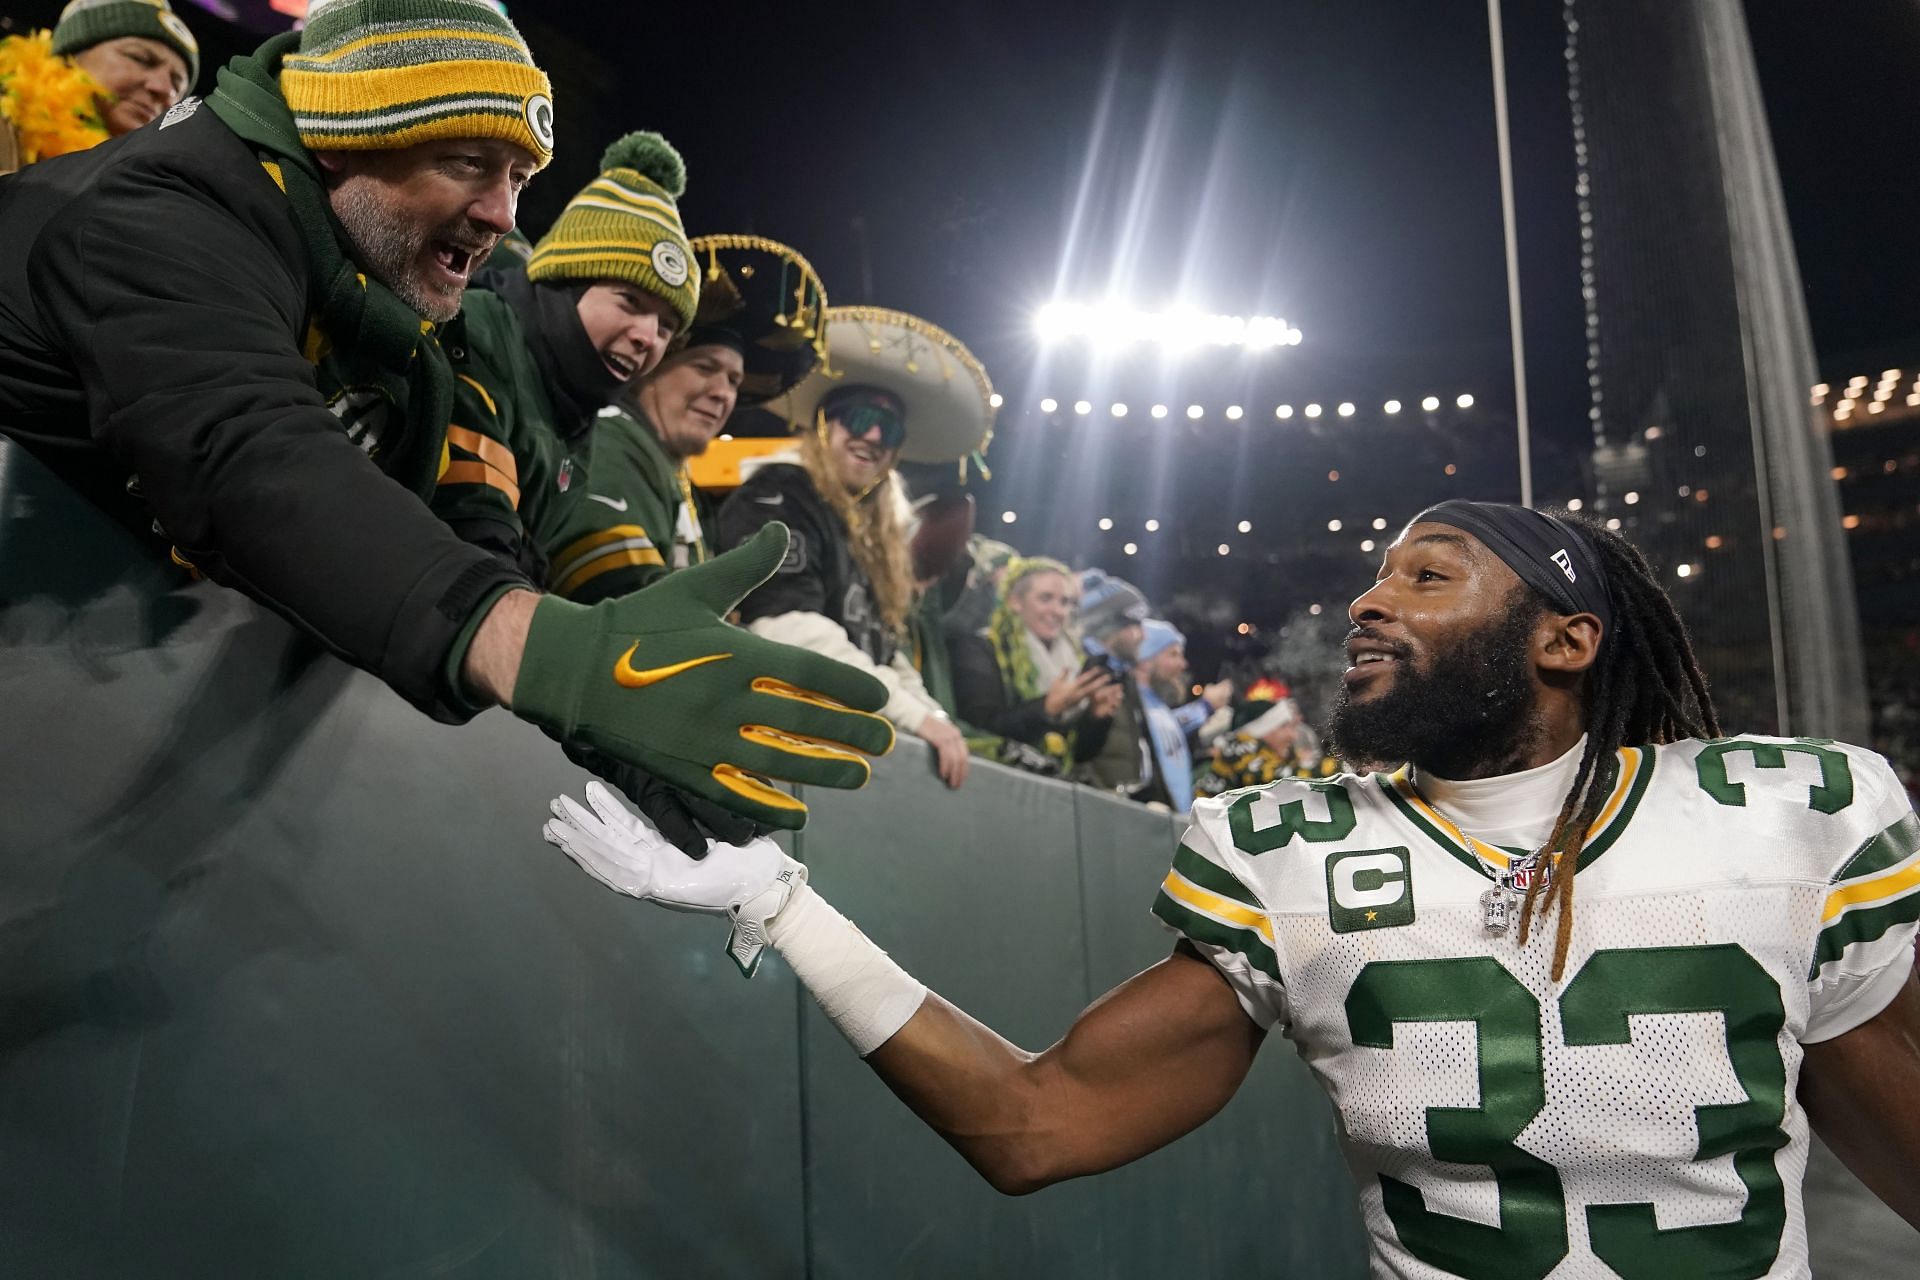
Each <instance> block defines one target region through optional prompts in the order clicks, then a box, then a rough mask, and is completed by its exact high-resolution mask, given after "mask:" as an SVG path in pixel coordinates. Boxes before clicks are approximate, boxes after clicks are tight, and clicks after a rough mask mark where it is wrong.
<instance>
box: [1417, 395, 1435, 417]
mask: <svg viewBox="0 0 1920 1280" xmlns="http://www.w3.org/2000/svg"><path fill="white" fill-rule="evenodd" d="M1420 407H1421V408H1422V409H1425V410H1426V411H1427V412H1428V413H1432V412H1433V411H1434V410H1435V409H1438V408H1439V407H1440V397H1439V396H1428V397H1427V398H1426V399H1425V400H1422V401H1421V402H1420Z"/></svg>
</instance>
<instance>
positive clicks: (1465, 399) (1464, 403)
mask: <svg viewBox="0 0 1920 1280" xmlns="http://www.w3.org/2000/svg"><path fill="white" fill-rule="evenodd" d="M1454 403H1455V404H1457V405H1459V406H1460V407H1461V408H1462V409H1471V408H1473V396H1472V395H1471V394H1469V393H1468V392H1465V391H1462V392H1461V393H1460V397H1459V399H1457V400H1455V401H1454Z"/></svg>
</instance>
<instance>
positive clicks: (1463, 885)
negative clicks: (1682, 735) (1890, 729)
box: [1154, 737, 1920, 1280]
mask: <svg viewBox="0 0 1920 1280" xmlns="http://www.w3.org/2000/svg"><path fill="white" fill-rule="evenodd" d="M1510 859H1511V861H1512V865H1511V866H1510V865H1509V863H1510ZM1521 866H1524V864H1523V863H1521V862H1520V860H1519V859H1518V857H1517V856H1516V855H1515V853H1514V851H1505V850H1500V849H1496V848H1492V847H1490V846H1487V845H1484V844H1480V843H1479V842H1477V841H1474V840H1473V839H1472V838H1471V837H1470V836H1468V835H1466V834H1465V833H1462V832H1461V831H1459V830H1458V828H1455V827H1453V826H1452V825H1451V824H1450V823H1449V822H1448V821H1447V819H1446V818H1445V817H1444V816H1443V815H1441V814H1440V813H1438V812H1436V811H1435V810H1434V809H1433V808H1432V807H1431V806H1430V805H1428V804H1427V803H1426V802H1425V801H1424V800H1423V799H1422V798H1421V796H1420V795H1419V793H1418V792H1417V791H1416V790H1415V789H1414V788H1413V787H1412V785H1410V783H1409V782H1408V781H1407V779H1406V778H1405V776H1403V775H1394V776H1389V775H1385V774H1370V775H1367V776H1365V777H1354V776H1352V775H1342V776H1340V777H1337V778H1329V779H1325V780H1315V781H1291V780H1289V781H1281V782H1274V783H1268V784H1266V785H1264V786H1259V787H1250V788H1246V789H1243V790H1240V791H1231V792H1228V793H1226V794H1225V795H1221V796H1218V797H1215V798H1212V799H1207V800H1202V801H1200V802H1198V803H1196V804H1195V805H1194V823H1193V826H1192V828H1191V830H1190V831H1189V832H1188V834H1187V836H1186V838H1185V839H1184V841H1183V842H1182V846H1181V848H1180V850H1179V851H1178V853H1177V854H1176V856H1175V858H1174V864H1173V869H1172V870H1171V871H1170V872H1169V873H1168V875H1167V878H1166V881H1165V883H1164V884H1163V885H1162V887H1161V892H1160V895H1159V897H1158V899H1157V900H1156V902H1155V904H1154V912H1155V914H1157V915H1158V916H1160V917H1161V919H1162V920H1164V921H1165V922H1166V923H1167V924H1168V925H1170V926H1171V927H1172V928H1174V929H1175V930H1177V931H1178V932H1180V933H1181V934H1184V935H1185V936H1186V937H1187V938H1188V939H1190V940H1191V941H1192V942H1193V943H1194V944H1195V945H1196V946H1197V947H1198V948H1199V949H1200V951H1201V952H1202V953H1203V954H1205V955H1206V956H1207V957H1208V958H1209V959H1211V960H1212V961H1213V963H1214V964H1215V965H1217V966H1218V967H1219V969H1220V971H1221V972H1222V973H1223V974H1224V975H1225V976H1226V979H1227V981H1228V982H1229V983H1230V984H1231V985H1232V987H1233V990H1234V992H1235V994H1236V995H1238V997H1239V999H1240V1002H1241V1004H1242V1006H1243V1007H1244V1008H1245V1009H1246V1011H1247V1013H1248V1015H1249V1016H1251V1017H1252V1018H1253V1019H1254V1020H1255V1021H1256V1022H1258V1023H1260V1024H1261V1025H1262V1026H1274V1025H1278V1026H1279V1027H1280V1028H1281V1029H1282V1030H1283V1031H1284V1032H1285V1034H1286V1035H1287V1037H1288V1038H1289V1039H1291V1040H1292V1041H1294V1043H1295V1045H1296V1046H1297V1047H1298V1049H1299V1052H1300V1054H1301V1055H1302V1056H1303V1057H1304V1058H1305V1059H1306V1061H1307V1063H1308V1064H1309V1065H1310V1066H1311V1067H1312V1069H1313V1071H1314V1073H1315V1075H1316V1076H1318V1078H1319V1080H1320V1082H1321V1084H1322V1086H1323V1087H1324V1088H1325V1089H1326V1090H1327V1092H1328V1094H1329V1095H1330V1096H1331V1098H1332V1100H1333V1104H1334V1108H1335V1111H1336V1113H1337V1114H1338V1117H1339V1122H1340V1127H1341V1140H1342V1145H1343V1147H1344V1148H1345V1151H1346V1154H1347V1159H1348V1163H1349V1165H1350V1166H1351V1168H1352V1170H1353V1174H1354V1178H1355V1181H1356V1183H1357V1185H1358V1189H1359V1193H1360V1199H1361V1206H1362V1210H1363V1213H1364V1216H1365V1219H1366V1223H1367V1230H1368V1233H1369V1236H1370V1237H1371V1239H1370V1245H1371V1250H1372V1258H1373V1272H1374V1274H1375V1275H1376V1276H1395V1277H1407V1278H1409V1280H1412V1278H1418V1280H1428V1278H1429V1277H1443V1276H1464V1277H1471V1278H1473V1280H1482V1278H1485V1280H1496V1278H1497V1280H1509V1278H1510V1280H1541V1278H1543V1277H1553V1280H1573V1278H1574V1277H1588V1276H1594V1277H1601V1276H1604V1277H1615V1276H1620V1277H1626V1278H1627V1280H1643V1278H1644V1280H1652V1278H1655V1277H1657V1278H1659V1280H1668V1278H1670V1277H1676V1276H1686V1277H1735V1276H1739V1277H1754V1276H1780V1277H1799V1276H1806V1275H1807V1274H1808V1270H1807V1243H1806V1224H1805V1217H1804V1214H1803V1211H1802V1208H1801V1199H1800V1183H1801V1177H1802V1174H1803V1173H1804V1171H1805V1169H1806V1163H1807V1119H1806V1115H1805V1113H1804V1112H1803V1111H1802V1110H1801V1109H1800V1107H1799V1105H1798V1103H1797V1102H1796V1101H1795V1087H1796V1083H1797V1081H1798V1077H1799V1069H1800V1061H1801V1045H1803V1044H1808V1043H1813V1042H1816V1041H1820V1040H1824V1039H1828V1038H1830V1037H1833V1036H1837V1035H1839V1034H1841V1033H1843V1032H1845V1031H1848V1030H1850V1029H1852V1028H1853V1027H1856V1026H1858V1025H1859V1024H1861V1023H1862V1022H1865V1021H1867V1020H1868V1019H1869V1018H1871V1017H1873V1016H1874V1015H1875V1014H1876V1013H1878V1012H1879V1011H1880V1010H1881V1009H1883V1008H1885V1007H1886V1005H1887V1004H1888V1003H1889V1002H1890V1001H1891V1000H1892V999H1893V997H1894V995H1895V994H1896V993H1897V992H1898V990H1899V988H1900V985H1901V984H1902V983H1903V982H1904V981H1905V980H1906V977H1907V975H1908V974H1909V973H1911V972H1912V969H1913V963H1914V932H1915V920H1916V918H1917V917H1920V819H1916V817H1915V815H1914V813H1913V811H1912V808H1911V806H1910V805H1909V803H1908V801H1907V797H1906V794H1905V792H1904V791H1903V790H1902V788H1901V786H1900V783H1899V781H1898V779H1897V778H1895V777H1894V775H1893V771H1892V770H1891V769H1890V768H1889V767H1888V765H1887V763H1886V761H1885V760H1883V759H1881V758H1880V757H1879V756H1877V755H1875V754H1873V753H1872V752H1869V751H1865V750H1862V749H1860V748H1857V747H1850V746H1845V745H1842V744H1836V743H1831V742H1826V741H1822V740H1814V739H1797V740H1796V739H1786V738H1751V737H1750V738H1738V739H1722V740H1718V741H1714V742H1698V741H1690V742H1681V743H1675V744H1672V745H1669V746H1661V747H1644V748H1634V749H1629V750H1626V751H1623V752H1621V753H1620V771H1619V778H1618V781H1617V784H1616V786H1615V788H1614V791H1613V794H1612V796H1611V797H1610V799H1609V801H1608V803H1607V805H1606V808H1605V809H1604V810H1603V811H1602V813H1601V816H1600V818H1599V819H1598V821H1597V822H1596V823H1595V824H1594V827H1593V829H1592V831H1591V832H1590V834H1589V837H1588V841H1587V846H1586V851H1585V853H1584V855H1583V856H1582V857H1581V859H1580V867H1579V880H1578V881H1577V883H1576V885H1575V893H1574V916H1573V919H1574V924H1573V935H1572V947H1571V950H1570V951H1569V953H1568V957H1567V965H1566V969H1565V978H1564V980H1563V981H1561V982H1560V983H1558V984H1555V983H1554V982H1553V981H1552V979H1551V977H1550V971H1551V968H1552V960H1553V943H1554V926H1555V923H1556V921H1555V918H1554V917H1553V916H1549V917H1547V919H1546V920H1544V921H1539V922H1536V927H1535V929H1534V931H1533V936H1532V937H1531V938H1530V939H1529V941H1528V944H1527V945H1526V946H1524V947H1523V946H1521V945H1519V943H1518V941H1517V938H1518V931H1517V929H1516V930H1514V931H1512V932H1509V933H1506V934H1496V933H1494V932H1493V924H1492V923H1491V922H1490V921H1489V919H1488V913H1489V910H1490V908H1496V907H1497V904H1498V902H1499V900H1500V898H1499V895H1498V894H1497V892H1496V894H1495V895H1494V896H1493V897H1491V898H1489V897H1488V895H1489V891H1490V890H1493V889H1494V888H1495V885H1496V883H1497V880H1496V877H1498V876H1499V875H1500V874H1502V873H1503V872H1504V873H1505V874H1507V875H1509V876H1511V875H1512V874H1513V872H1514V870H1515V869H1517V868H1519V867H1521ZM1522 879H1523V880H1524V876H1522ZM1483 899H1487V900H1486V901H1483ZM1276 1155H1277V1156H1278V1157H1279V1158H1284V1153H1276Z"/></svg>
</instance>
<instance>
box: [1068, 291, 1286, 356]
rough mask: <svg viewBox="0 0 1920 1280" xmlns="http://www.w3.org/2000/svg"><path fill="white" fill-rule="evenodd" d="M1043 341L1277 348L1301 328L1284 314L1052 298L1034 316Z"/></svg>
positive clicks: (1115, 345)
mask: <svg viewBox="0 0 1920 1280" xmlns="http://www.w3.org/2000/svg"><path fill="white" fill-rule="evenodd" d="M1033 327H1034V332H1035V333H1037V334H1038V335H1039V337H1040V340H1041V341H1042V342H1048V343H1052V342H1066V341H1071V340H1074V339H1081V340H1084V341H1086V342H1088V343H1090V344H1091V345H1093V346H1095V347H1102V348H1107V349H1115V348H1120V347H1128V346H1134V345H1136V344H1139V343H1153V344H1154V345H1156V346H1160V347H1164V348H1169V349H1172V350H1176V351H1178V350H1185V349H1188V348H1192V347H1241V348H1244V349H1246V350H1249V351H1271V350H1273V349H1274V348H1276V347H1297V346H1299V345H1300V341H1301V333H1300V330H1299V329H1298V328H1296V327H1295V326H1293V325H1290V324H1288V323H1287V322H1286V320H1285V319H1283V318H1281V317H1279V316H1228V315H1209V314H1207V313H1205V312H1202V311H1200V310H1198V309H1196V308H1194V307H1171V308H1169V309H1167V310H1165V311H1148V310H1144V309H1142V308H1138V307H1128V306H1118V305H1098V306H1095V305H1087V304H1083V303H1074V302H1049V303H1048V304H1047V305H1046V306H1044V307H1041V308H1040V310H1039V311H1038V312H1037V313H1036V314H1035V315H1034V318H1033Z"/></svg>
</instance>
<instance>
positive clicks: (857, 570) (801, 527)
mask: <svg viewBox="0 0 1920 1280" xmlns="http://www.w3.org/2000/svg"><path fill="white" fill-rule="evenodd" d="M826 316H827V333H828V340H827V349H828V352H829V359H828V363H827V364H825V365H823V366H821V368H819V369H817V370H815V371H814V373H813V374H812V376H810V377H809V378H808V379H807V380H806V381H805V382H802V383H801V384H800V385H799V386H797V387H795V388H794V389H793V391H792V392H791V393H790V394H789V395H788V397H787V399H786V401H785V407H786V410H787V415H788V419H789V421H790V422H791V423H792V424H793V425H794V428H795V431H796V439H795V442H794V444H795V448H794V451H793V453H791V454H787V455H779V454H776V455H772V456H770V457H768V458H766V459H764V460H763V463H764V465H762V466H761V467H760V468H759V469H758V470H756V471H754V472H752V473H751V474H750V475H747V476H746V478H745V480H744V481H743V483H742V484H741V486H740V487H739V488H738V489H736V490H735V491H734V492H733V494H732V495H731V496H729V497H728V498H727V500H726V502H725V503H724V504H723V505H722V506H721V508H720V519H719V525H720V542H721V545H722V546H728V547H732V546H738V545H739V544H740V543H742V542H744V541H746V540H747V539H748V538H750V537H753V536H754V535H755V534H756V533H757V532H758V530H760V529H761V528H763V527H764V526H765V525H767V524H768V523H769V522H772V521H776V520H777V521H781V522H783V523H785V524H787V525H788V526H789V527H790V528H791V529H792V530H793V541H792V544H791V547H790V550H789V552H788V555H787V559H786V562H785V563H784V564H782V565H781V566H780V569H779V571H778V572H776V573H775V574H774V575H773V577H772V578H771V579H769V580H768V581H767V582H766V583H765V584H764V585H762V586H761V587H760V589H759V590H757V591H755V592H754V593H753V594H752V595H750V596H748V597H747V599H746V600H745V601H743V602H742V603H741V606H740V617H741V620H742V621H743V622H745V623H746V625H747V626H748V627H749V628H751V629H752V630H753V631H755V632H756V633H758V634H760V635H763V636H766V637H768V638H769V639H773V640H780V641H783V642H785V643H787V644H794V645H800V646H802V647H803V648H808V649H812V650H813V651H814V652H816V653H821V654H825V655H827V656H828V657H831V658H834V659H836V660H838V661H841V662H845V663H847V664H849V665H851V666H858V667H861V668H862V669H864V670H866V671H869V672H871V673H872V674H873V675H874V676H875V677H876V678H878V679H879V680H880V681H881V682H882V683H883V684H885V685H886V686H887V692H888V695H889V696H888V698H887V703H886V706H885V707H884V708H883V714H884V715H885V716H886V717H887V718H888V719H889V720H892V721H893V723H894V724H895V725H897V726H899V727H900V728H901V729H903V730H905V731H906V732H907V733H911V734H914V735H916V736H918V737H919V738H921V739H922V740H923V741H925V742H926V743H927V745H928V746H930V747H932V748H933V751H934V757H935V761H936V766H935V767H936V768H937V770H938V771H939V774H940V777H941V779H942V780H943V781H944V782H945V783H946V784H947V785H948V786H949V787H953V788H956V789H957V788H959V787H960V786H961V785H962V784H964V783H965V781H966V776H967V759H968V757H967V741H966V738H965V737H964V736H963V735H962V734H961V732H960V730H959V728H958V726H956V725H955V724H954V723H953V720H952V719H951V718H950V717H949V716H948V715H947V713H946V711H945V709H944V708H942V707H941V705H940V703H939V702H938V701H937V700H936V699H935V698H934V697H933V695H932V694H931V693H929V692H928V691H927V687H926V683H925V681H924V680H923V678H922V677H921V674H920V671H919V669H918V668H917V667H916V666H915V665H914V660H913V655H912V652H911V650H910V647H909V643H908V641H909V632H908V625H907V618H908V614H909V613H910V612H911V610H912V608H913V598H914V590H915V588H914V582H913V563H912V557H911V556H910V554H909V551H908V540H907V534H906V521H907V517H908V515H909V510H908V507H907V498H906V490H905V486H904V485H903V484H902V482H901V480H900V476H899V474H898V473H897V471H896V470H895V467H896V464H898V463H900V462H902V461H907V462H947V463H951V462H958V461H959V460H961V459H962V458H971V457H973V456H974V455H975V454H976V453H977V451H979V450H981V449H984V448H985V447H986V444H987V439H988V437H989V436H990V435H991V434H992V423H993V386H992V383H991V382H990V381H989V380H988V378H987V371H986V369H985V368H984V367H983V366H982V365H981V364H980V362H979V361H978V360H976V359H975V358H974V356H973V353H972V352H971V351H968V350H967V348H966V345H965V344H964V343H962V342H961V341H960V340H959V339H958V338H956V337H954V336H953V335H952V334H950V333H948V332H947V331H946V330H945V329H942V328H940V327H939V326H938V325H935V324H932V323H930V322H928V321H926V320H922V319H921V318H920V317H918V316H914V315H909V314H907V313H906V312H904V311H894V310H891V309H888V308H885V307H865V306H858V307H829V308H828V309H827V313H826Z"/></svg>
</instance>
